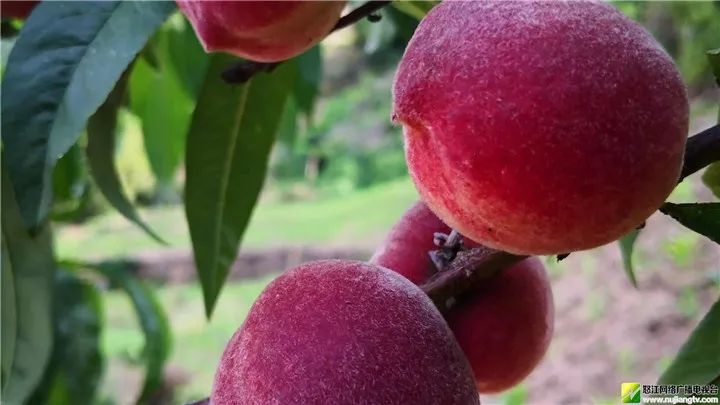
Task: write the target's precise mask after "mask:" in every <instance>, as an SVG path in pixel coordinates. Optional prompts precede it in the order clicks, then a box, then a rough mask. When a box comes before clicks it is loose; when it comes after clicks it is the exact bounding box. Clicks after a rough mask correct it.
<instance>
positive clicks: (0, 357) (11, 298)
mask: <svg viewBox="0 0 720 405" xmlns="http://www.w3.org/2000/svg"><path fill="white" fill-rule="evenodd" d="M0 242H2V258H1V259H2V267H0V272H2V279H0V283H2V284H0V289H1V290H2V291H0V294H1V295H0V303H2V307H0V312H1V315H0V316H2V318H0V319H2V327H1V328H0V334H1V335H2V336H1V339H2V344H1V345H0V361H1V363H0V364H2V368H1V370H2V372H1V373H0V382H1V385H0V386H2V387H3V390H4V387H5V382H6V381H7V379H8V377H9V376H10V374H11V373H12V366H13V357H14V356H15V342H16V339H17V307H16V299H17V297H16V296H15V280H14V278H13V274H12V269H11V267H12V265H11V264H10V257H9V255H8V251H7V247H6V246H5V239H4V238H3V239H2V241H0Z"/></svg>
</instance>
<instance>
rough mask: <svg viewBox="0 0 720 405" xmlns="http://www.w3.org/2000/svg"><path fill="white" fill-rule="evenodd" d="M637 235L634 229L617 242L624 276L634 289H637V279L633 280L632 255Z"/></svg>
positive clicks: (638, 232) (637, 231) (637, 230)
mask: <svg viewBox="0 0 720 405" xmlns="http://www.w3.org/2000/svg"><path fill="white" fill-rule="evenodd" d="M639 234H640V230H639V229H634V230H632V231H630V232H628V234H627V235H625V236H623V237H622V238H620V240H618V244H619V245H620V253H621V254H622V259H623V267H624V268H625V274H627V276H628V279H629V280H630V283H632V285H633V287H635V288H637V279H636V278H635V271H634V270H633V262H632V254H633V249H634V248H635V241H636V240H637V237H638V235H639Z"/></svg>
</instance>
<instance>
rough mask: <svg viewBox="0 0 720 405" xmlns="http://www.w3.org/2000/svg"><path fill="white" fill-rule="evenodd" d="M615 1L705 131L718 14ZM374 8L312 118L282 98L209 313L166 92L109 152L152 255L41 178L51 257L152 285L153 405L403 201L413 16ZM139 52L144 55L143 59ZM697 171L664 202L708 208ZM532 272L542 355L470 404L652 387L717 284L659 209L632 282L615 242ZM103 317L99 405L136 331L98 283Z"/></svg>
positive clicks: (133, 385)
mask: <svg viewBox="0 0 720 405" xmlns="http://www.w3.org/2000/svg"><path fill="white" fill-rule="evenodd" d="M616 5H617V6H618V7H619V8H620V9H621V10H622V11H623V12H625V13H627V14H628V15H629V16H630V17H631V18H634V19H636V20H638V21H639V22H640V23H641V24H643V25H644V26H645V27H647V28H648V29H649V30H650V31H652V32H653V33H654V35H655V36H656V37H657V38H658V40H659V41H660V42H661V43H662V44H663V45H664V46H665V48H666V49H667V51H668V52H669V53H670V54H671V55H672V56H673V58H674V59H675V60H676V61H677V64H678V66H679V68H680V70H681V72H682V74H683V77H684V78H685V81H686V83H687V85H688V89H689V92H690V96H691V100H692V107H691V111H692V116H691V130H690V133H691V134H694V133H696V132H699V131H700V130H702V129H705V128H707V127H709V126H711V125H713V124H715V123H716V122H717V120H718V91H717V88H715V86H714V82H713V79H712V74H711V73H710V69H709V66H708V63H707V61H706V57H705V55H704V52H705V51H706V50H708V49H712V48H717V47H720V42H718V41H720V24H718V21H719V20H720V8H719V7H718V6H717V4H715V5H714V4H712V3H709V2H641V3H635V2H618V3H616ZM381 14H382V15H383V18H382V20H381V21H380V22H377V23H369V22H368V21H363V22H361V23H360V24H357V25H355V26H353V27H351V28H349V29H345V30H342V31H339V32H337V33H334V34H332V35H331V36H329V37H328V38H327V39H326V40H325V41H324V42H323V43H322V45H321V48H320V49H314V50H312V51H311V52H316V53H317V55H318V57H319V58H320V59H319V60H320V61H321V66H322V75H318V76H317V78H316V80H319V87H318V95H317V102H316V103H315V106H314V108H306V106H301V105H295V104H293V103H290V106H288V107H287V109H288V111H285V114H284V116H283V120H282V123H281V129H280V131H281V133H280V142H279V143H278V144H277V145H276V147H275V149H274V152H273V155H272V156H273V157H272V164H271V169H270V171H269V174H268V176H267V179H266V182H265V188H264V191H263V194H262V196H261V201H260V203H259V204H258V206H257V207H256V209H255V212H254V214H253V217H252V219H251V222H250V226H249V228H248V230H247V232H246V233H245V235H244V238H243V243H242V247H241V252H240V257H239V259H238V260H237V263H236V264H235V266H234V269H233V271H232V273H231V276H230V278H231V281H230V282H229V283H228V284H227V285H226V286H225V288H224V289H223V291H222V294H221V297H220V299H219V303H218V305H217V308H216V310H215V313H214V315H213V317H212V319H211V320H209V321H208V320H207V319H206V318H205V314H204V308H203V301H202V295H201V291H200V287H199V285H198V284H197V283H196V281H195V269H194V263H193V260H192V256H191V248H190V240H189V234H188V230H187V225H186V221H185V218H184V212H183V208H182V204H181V202H182V193H183V190H182V188H181V185H182V184H183V175H184V173H183V167H182V161H183V159H182V156H183V150H182V148H183V145H184V139H183V138H182V137H178V136H176V137H168V135H167V134H177V133H182V131H171V129H173V128H176V126H180V127H182V125H185V126H187V122H186V121H187V117H189V114H188V111H192V107H193V106H192V102H186V100H185V99H183V98H182V94H181V92H179V91H178V89H176V88H173V87H172V86H171V85H167V86H164V87H160V88H161V89H162V91H165V92H178V96H177V98H176V100H177V103H173V106H174V107H172V108H168V109H166V110H164V111H153V112H149V113H148V114H150V116H151V117H152V116H154V117H155V119H154V121H153V120H150V119H148V118H147V117H140V116H139V114H138V113H137V111H138V110H137V109H135V108H128V109H126V110H125V111H123V113H122V114H121V121H120V133H119V135H118V136H119V139H120V143H119V144H118V147H117V150H116V153H117V162H118V165H119V170H120V172H121V177H122V180H123V183H124V186H125V189H126V190H127V191H128V192H129V193H130V194H131V196H132V198H133V199H134V201H135V202H136V203H137V204H139V205H140V206H141V207H142V208H141V210H140V212H141V216H142V217H143V218H144V219H145V220H146V221H147V222H148V224H149V225H150V227H151V228H153V229H154V230H155V231H157V233H159V234H160V235H161V236H162V238H164V239H165V240H166V241H167V242H168V245H167V246H163V245H161V244H158V243H157V242H156V241H154V240H153V239H151V238H150V237H148V236H147V235H146V234H145V233H143V232H142V231H141V230H139V229H138V228H137V227H136V226H134V225H133V224H131V223H129V222H128V221H127V220H125V219H124V218H122V217H121V216H120V215H119V214H117V213H116V212H115V211H114V210H112V209H111V208H110V207H109V206H108V205H107V203H106V202H105V201H104V200H103V198H102V196H101V195H100V193H99V191H98V190H97V188H96V186H95V185H94V184H93V183H92V181H91V179H90V177H89V176H88V175H87V173H83V172H82V171H83V170H85V169H84V165H82V164H80V162H81V161H80V159H83V154H82V153H81V152H80V151H79V150H78V148H77V147H75V148H74V149H73V150H71V152H70V153H68V154H67V155H65V156H64V157H63V158H62V160H61V161H60V164H59V169H58V170H56V173H55V177H56V183H58V184H65V185H67V184H70V187H63V188H58V189H57V190H56V195H57V196H58V197H57V198H58V200H59V201H60V202H61V204H56V207H55V212H54V217H55V219H57V220H58V221H60V225H58V226H57V228H56V251H57V254H58V257H59V258H60V260H65V261H82V262H94V263H106V264H107V263H110V264H112V265H115V266H122V267H124V268H126V269H128V270H131V271H133V272H135V273H136V274H137V275H139V276H140V277H141V278H142V279H144V280H146V281H147V282H148V283H149V285H151V286H152V289H153V290H154V291H155V293H156V295H157V297H158V299H159V301H160V302H161V304H162V307H163V308H164V310H165V312H166V314H167V317H168V320H169V322H168V325H169V328H170V330H171V332H172V345H171V346H168V347H169V349H170V350H171V354H170V360H169V362H168V364H167V366H166V368H165V372H164V375H163V384H162V392H161V393H158V396H157V398H158V401H159V402H166V403H184V402H188V401H190V400H195V399H200V398H202V397H204V396H206V395H207V394H208V393H209V392H210V388H211V385H212V379H213V373H214V369H215V365H216V364H217V361H218V359H219V356H220V354H221V352H222V350H223V347H224V345H225V343H226V342H227V341H228V339H229V338H230V336H231V335H232V333H233V332H234V331H235V330H236V329H237V327H238V326H239V325H240V324H241V323H242V321H243V318H244V315H245V313H246V312H247V311H248V309H249V308H250V306H251V304H252V302H253V301H254V299H255V298H256V297H257V296H258V294H259V293H260V292H261V291H262V289H263V288H264V286H265V285H266V284H267V283H268V282H269V281H270V280H272V278H273V277H275V276H276V275H277V274H278V273H280V272H282V271H283V270H284V269H287V268H289V267H292V266H295V265H297V264H299V263H301V262H303V261H307V260H313V259H320V258H355V259H362V260H364V259H367V258H369V256H370V255H371V254H372V252H373V251H374V249H375V248H376V247H377V246H379V244H380V243H382V241H383V239H384V237H385V234H386V233H387V231H388V230H389V228H390V227H391V226H392V225H393V224H394V222H395V221H396V220H397V219H398V218H399V217H400V216H401V215H402V213H403V212H404V210H405V209H406V208H408V207H409V206H410V205H411V204H412V203H413V202H414V201H415V200H416V199H417V195H416V192H415V189H414V187H413V185H412V182H411V181H410V179H409V177H408V173H407V169H406V166H405V160H404V155H403V146H402V134H401V129H400V128H399V127H397V126H394V125H393V124H392V122H391V121H390V107H391V88H392V80H393V75H394V69H395V67H396V66H397V63H398V61H399V59H400V57H401V56H402V52H403V49H404V44H405V43H407V40H408V39H409V38H410V36H411V35H412V32H413V30H414V28H415V26H416V24H417V20H416V19H414V18H412V17H410V16H409V15H407V14H404V13H401V12H399V11H398V10H397V9H395V8H392V7H386V8H385V9H384V10H383V11H382V13H381ZM164 29H166V30H171V31H174V32H176V33H180V34H181V35H183V36H184V38H186V40H185V41H184V42H183V45H182V46H192V47H195V48H197V47H198V44H197V42H196V40H195V39H194V35H193V34H192V32H191V29H190V27H189V25H188V24H187V23H186V22H185V21H184V19H183V18H182V17H181V16H179V15H177V16H175V17H173V18H172V19H171V20H170V21H168V23H167V24H166V27H164ZM176 45H177V46H179V45H178V44H176ZM7 49H8V47H7V46H5V47H4V49H3V54H4V55H3V57H4V58H5V57H6V51H7ZM197 49H199V48H197ZM146 56H147V57H146V60H148V61H151V62H152V60H153V58H152V55H146ZM184 63H187V64H192V63H194V61H193V60H187V61H185V62H184ZM147 69H148V73H147V75H150V76H152V75H160V76H162V66H160V67H158V66H157V65H155V66H152V64H149V65H148V67H147ZM309 74H315V75H317V71H316V70H315V71H313V70H309ZM132 80H134V79H133V78H131V98H132V97H134V96H133V94H135V93H133V87H132V86H133V83H132ZM136 80H139V79H136ZM135 85H136V86H139V85H141V84H135ZM310 91H312V90H310ZM136 93H137V92H136ZM133 102H134V101H133V100H131V102H130V104H131V105H132V103H133ZM183 120H185V121H183ZM168 150H172V151H175V153H174V154H168V153H167V151H168ZM173 156H175V157H174V158H173ZM700 176H701V175H695V176H692V177H690V178H688V179H687V180H685V181H684V182H683V183H681V184H680V185H679V186H678V188H677V189H676V190H675V192H674V193H673V195H672V196H671V198H670V200H671V201H674V202H695V201H708V200H712V199H713V198H714V197H713V195H712V193H711V192H710V191H709V190H707V189H706V188H705V187H704V186H703V184H702V181H701V180H700ZM545 262H546V265H547V269H548V271H549V272H550V274H551V277H552V279H553V289H554V293H555V305H556V311H557V316H556V319H557V323H556V331H555V337H554V340H553V342H552V346H551V348H550V351H549V353H548V355H547V356H546V358H545V360H544V362H543V363H542V364H541V365H540V367H539V368H538V369H537V370H536V371H535V372H534V373H533V374H532V375H531V376H530V377H529V378H528V379H527V380H526V381H525V382H524V383H523V384H521V385H520V386H518V387H517V388H515V389H513V390H511V391H510V392H507V393H504V394H502V395H499V396H496V397H488V398H484V399H483V402H484V403H506V404H522V403H581V402H582V403H588V402H592V403H616V402H617V395H618V393H619V389H620V383H621V382H623V381H638V382H643V383H653V382H654V381H656V380H657V377H658V375H660V373H661V372H662V370H663V369H664V367H666V366H667V365H668V364H669V361H670V360H671V359H672V356H673V355H674V353H676V352H677V350H678V348H679V346H680V344H681V343H682V342H683V341H684V340H685V339H686V337H687V335H688V334H689V332H690V331H691V330H692V329H693V328H694V326H695V325H696V324H697V323H698V321H699V319H700V317H701V316H702V315H703V314H704V313H705V312H706V311H707V309H708V308H709V305H710V304H711V302H712V300H713V299H714V297H716V296H717V294H718V291H720V251H718V248H717V245H714V244H712V243H711V242H710V241H708V240H706V239H705V238H703V237H702V236H700V235H698V234H695V233H693V232H691V231H689V230H686V229H685V228H683V227H682V226H680V225H679V224H676V223H674V222H673V220H672V219H669V218H667V217H665V216H663V215H662V214H659V213H658V214H655V215H654V216H653V217H652V218H650V220H649V221H648V223H647V226H646V227H645V229H644V230H643V231H642V232H641V233H640V236H639V239H638V242H637V247H636V249H635V253H634V265H635V271H636V275H637V278H638V285H639V287H638V289H634V288H633V287H632V285H631V284H630V282H629V281H628V279H627V276H626V275H625V273H624V271H623V264H622V259H621V254H620V250H619V248H618V246H617V245H616V244H611V245H608V246H605V247H602V248H599V249H594V250H591V251H587V252H580V253H574V254H572V255H571V256H570V257H569V258H567V259H566V260H563V261H562V262H559V263H558V262H557V260H556V258H555V257H548V258H546V259H545ZM104 314H105V322H106V326H105V329H104V331H103V334H102V346H103V351H104V353H105V354H106V356H107V363H106V367H105V371H104V377H103V383H102V388H101V395H100V396H101V397H102V398H103V403H108V404H112V403H118V404H124V403H131V402H132V401H133V400H134V398H136V397H137V390H139V389H140V384H141V380H142V378H143V369H142V368H141V367H139V366H138V362H139V360H138V359H139V356H140V353H141V352H142V350H143V347H144V336H143V334H142V332H141V330H140V329H139V328H138V319H137V318H136V315H135V312H134V310H133V308H132V305H131V302H130V301H129V300H128V297H127V295H125V294H123V293H119V292H114V291H112V290H111V291H109V292H108V294H107V296H106V299H105V302H104ZM169 344H170V343H168V345H169ZM161 398H162V399H161Z"/></svg>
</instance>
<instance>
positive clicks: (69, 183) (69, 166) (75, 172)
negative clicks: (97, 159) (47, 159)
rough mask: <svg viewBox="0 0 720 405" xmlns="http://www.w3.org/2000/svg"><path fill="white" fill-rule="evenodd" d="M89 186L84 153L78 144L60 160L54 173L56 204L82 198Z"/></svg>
mask: <svg viewBox="0 0 720 405" xmlns="http://www.w3.org/2000/svg"><path fill="white" fill-rule="evenodd" d="M86 186H87V173H86V171H85V165H84V161H83V156H82V151H81V150H80V147H79V146H78V145H77V144H76V145H73V146H72V147H71V148H70V150H68V152H67V153H66V154H65V155H64V156H63V157H62V158H60V160H58V162H57V165H56V166H55V170H54V171H53V195H54V197H55V198H54V200H55V201H54V202H55V203H62V202H72V201H76V200H78V199H79V198H80V196H81V195H82V193H83V191H84V190H85V187H86Z"/></svg>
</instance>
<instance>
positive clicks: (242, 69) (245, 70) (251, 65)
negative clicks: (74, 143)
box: [221, 1, 391, 84]
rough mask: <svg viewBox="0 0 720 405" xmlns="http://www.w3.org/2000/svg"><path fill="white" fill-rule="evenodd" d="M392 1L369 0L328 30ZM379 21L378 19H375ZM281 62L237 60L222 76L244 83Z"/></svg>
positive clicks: (369, 14) (231, 81) (350, 23)
mask: <svg viewBox="0 0 720 405" xmlns="http://www.w3.org/2000/svg"><path fill="white" fill-rule="evenodd" d="M390 3H391V1H368V2H367V3H365V4H363V5H362V6H360V7H358V8H356V9H355V10H353V11H351V12H350V13H348V14H347V15H345V16H343V17H342V18H340V19H339V20H338V22H337V24H335V26H334V27H333V28H332V30H330V32H328V35H330V34H331V33H333V32H335V31H337V30H341V29H343V28H345V27H347V26H349V25H352V24H355V23H356V22H358V21H360V20H362V19H363V18H365V17H369V16H372V15H373V14H374V13H375V12H376V11H378V10H380V9H381V8H383V7H385V6H386V5H388V4H390ZM375 21H377V20H375ZM283 62H284V61H280V62H270V63H263V62H253V61H240V62H237V63H235V64H233V65H231V66H230V67H228V68H227V69H225V71H224V72H222V75H221V76H222V78H223V80H225V82H226V83H228V84H242V83H245V82H247V81H248V80H250V78H251V77H253V76H254V75H256V74H257V73H259V72H272V71H273V70H274V69H275V68H276V67H278V65H280V64H281V63H283Z"/></svg>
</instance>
